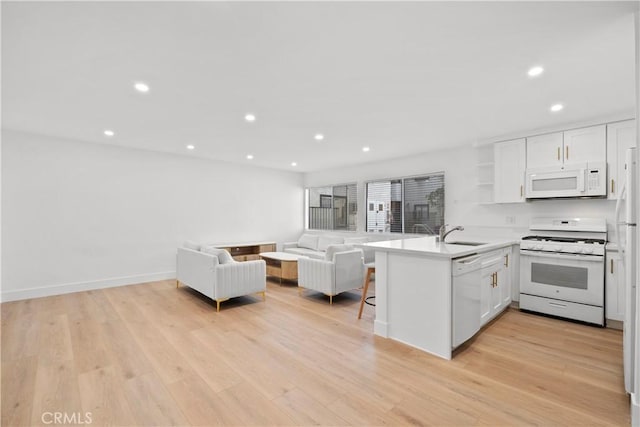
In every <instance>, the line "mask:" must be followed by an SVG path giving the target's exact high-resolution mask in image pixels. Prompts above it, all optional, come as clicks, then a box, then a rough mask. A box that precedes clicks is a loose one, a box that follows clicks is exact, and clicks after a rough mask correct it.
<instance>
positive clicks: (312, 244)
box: [282, 233, 375, 263]
mask: <svg viewBox="0 0 640 427" xmlns="http://www.w3.org/2000/svg"><path fill="white" fill-rule="evenodd" d="M368 241H369V238H368V237H342V236H332V235H322V234H308V233H305V234H303V235H302V236H300V238H299V239H298V241H297V242H288V243H283V244H282V251H283V252H288V253H292V254H296V255H304V256H307V257H309V258H314V259H322V260H324V259H325V258H326V254H327V248H328V247H329V246H331V245H345V244H346V245H351V249H355V247H354V246H353V245H355V244H359V243H367V242H368ZM362 252H363V254H364V259H365V262H367V263H368V262H374V261H375V252H374V251H373V250H372V249H363V250H362Z"/></svg>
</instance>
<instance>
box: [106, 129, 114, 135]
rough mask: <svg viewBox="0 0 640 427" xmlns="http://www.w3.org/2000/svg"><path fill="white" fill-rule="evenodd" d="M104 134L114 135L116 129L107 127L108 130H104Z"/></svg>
mask: <svg viewBox="0 0 640 427" xmlns="http://www.w3.org/2000/svg"><path fill="white" fill-rule="evenodd" d="M104 134H105V136H113V135H115V134H116V133H115V132H114V131H112V130H111V129H106V130H105V131H104Z"/></svg>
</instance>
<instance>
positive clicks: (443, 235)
mask: <svg viewBox="0 0 640 427" xmlns="http://www.w3.org/2000/svg"><path fill="white" fill-rule="evenodd" d="M448 225H449V224H445V225H443V226H441V227H440V242H441V243H444V239H446V238H447V236H448V235H449V234H451V233H452V232H454V231H456V230H460V231H462V230H464V227H463V226H461V225H458V226H457V227H453V228H452V229H451V230H449V231H447V226H448Z"/></svg>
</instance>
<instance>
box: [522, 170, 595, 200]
mask: <svg viewBox="0 0 640 427" xmlns="http://www.w3.org/2000/svg"><path fill="white" fill-rule="evenodd" d="M606 178H607V164H606V163H605V162H594V163H581V164H574V165H565V166H564V167H563V168H560V167H553V168H539V169H527V180H526V189H525V197H526V198H527V199H548V198H554V197H563V198H564V197H602V196H606V195H607V184H606V182H607V180H606Z"/></svg>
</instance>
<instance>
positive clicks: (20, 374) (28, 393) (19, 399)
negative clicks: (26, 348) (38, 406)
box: [2, 356, 38, 426]
mask: <svg viewBox="0 0 640 427" xmlns="http://www.w3.org/2000/svg"><path fill="white" fill-rule="evenodd" d="M37 368H38V357H37V356H28V357H23V358H21V359H18V360H9V361H5V360H4V359H3V360H2V425H3V426H28V425H31V406H32V403H33V394H34V387H35V380H36V372H37Z"/></svg>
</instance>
